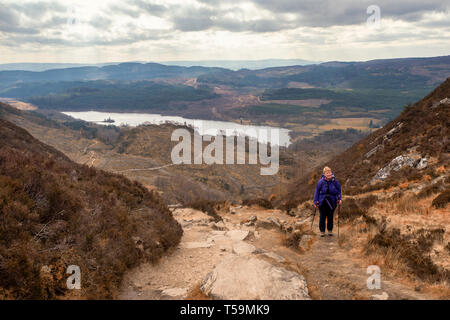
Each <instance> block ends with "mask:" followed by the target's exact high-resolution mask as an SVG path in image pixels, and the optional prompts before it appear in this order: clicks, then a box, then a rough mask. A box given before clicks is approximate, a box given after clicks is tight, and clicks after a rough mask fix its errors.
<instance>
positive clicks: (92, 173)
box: [0, 119, 182, 299]
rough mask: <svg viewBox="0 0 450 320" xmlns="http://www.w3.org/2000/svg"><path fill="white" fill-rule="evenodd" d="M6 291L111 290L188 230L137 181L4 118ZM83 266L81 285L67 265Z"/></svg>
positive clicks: (1, 186) (80, 294)
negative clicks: (74, 283) (82, 161)
mask: <svg viewBox="0 0 450 320" xmlns="http://www.w3.org/2000/svg"><path fill="white" fill-rule="evenodd" d="M0 213H1V215H0V221H1V223H0V229H1V230H0V235H1V236H0V298H2V299H18V298H19V299H55V298H69V297H72V298H95V299H102V298H112V297H114V296H115V292H116V289H117V287H118V286H119V284H120V281H121V278H122V275H123V274H124V272H125V271H126V270H127V269H129V268H131V267H133V266H135V265H137V264H138V263H139V262H140V261H144V260H150V261H155V260H157V259H158V258H159V257H160V256H161V255H162V254H163V253H164V252H165V251H166V250H167V249H169V248H170V247H173V246H175V245H177V244H178V242H179V240H180V237H181V234H182V230H181V227H180V226H179V225H178V223H177V222H176V221H175V220H174V219H173V217H172V215H171V212H170V211H169V210H168V208H167V207H166V206H165V204H163V202H162V200H161V199H160V198H159V196H158V195H156V194H155V193H153V192H149V191H148V190H147V189H145V188H144V187H143V186H142V185H140V184H139V183H137V182H131V181H130V180H128V179H127V178H125V177H123V176H121V175H117V174H112V173H107V172H104V171H101V170H97V169H94V168H91V167H87V166H83V165H78V164H76V163H74V162H72V161H70V160H69V159H68V158H67V157H66V156H65V155H63V154H62V153H60V152H59V151H56V150H55V149H54V148H52V147H50V146H47V145H45V144H43V143H41V142H40V141H38V140H36V139H34V138H33V137H32V136H31V135H30V134H28V132H26V131H25V130H23V129H21V128H19V127H17V126H15V125H13V124H12V123H10V122H8V121H4V120H2V119H0ZM69 265H78V266H79V267H80V268H81V274H82V283H81V286H82V287H81V290H79V291H78V290H74V291H70V290H68V289H67V288H66V283H65V282H66V279H67V277H68V275H66V268H67V267H68V266H69Z"/></svg>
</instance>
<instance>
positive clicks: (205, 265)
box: [118, 207, 433, 299]
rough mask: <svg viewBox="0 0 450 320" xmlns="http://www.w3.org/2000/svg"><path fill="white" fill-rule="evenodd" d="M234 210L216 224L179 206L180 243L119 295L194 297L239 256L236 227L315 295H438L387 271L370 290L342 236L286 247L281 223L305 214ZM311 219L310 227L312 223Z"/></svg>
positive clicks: (129, 278) (134, 274)
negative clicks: (341, 243)
mask: <svg viewBox="0 0 450 320" xmlns="http://www.w3.org/2000/svg"><path fill="white" fill-rule="evenodd" d="M232 211H233V212H234V214H231V213H227V214H224V215H222V216H223V219H224V221H223V222H219V223H214V222H211V218H210V217H209V216H207V215H206V214H204V213H202V212H200V211H197V210H193V209H189V208H182V209H175V210H174V212H173V214H174V217H175V218H176V219H177V221H179V222H180V224H181V225H182V226H183V229H184V235H183V238H182V240H181V243H180V245H179V246H178V247H177V248H176V249H174V250H173V251H172V252H171V253H170V254H168V255H167V256H165V257H163V258H162V259H161V260H160V261H159V262H158V263H157V264H155V265H152V264H143V265H141V266H139V267H138V268H136V269H134V270H131V271H130V272H129V273H128V274H127V275H126V276H125V278H124V281H123V283H122V288H121V291H120V293H119V296H118V298H119V299H185V298H189V297H190V296H189V294H190V292H191V290H193V289H194V288H198V286H199V285H200V283H201V282H202V280H203V279H204V278H205V277H206V275H207V274H208V273H209V272H210V271H211V270H212V269H213V268H214V266H215V265H216V264H218V263H219V262H221V261H222V260H223V259H224V258H225V257H227V256H230V255H234V254H235V253H233V245H234V244H235V243H236V241H233V240H230V239H228V238H226V237H224V236H223V235H224V234H227V231H231V230H237V231H232V232H236V233H239V232H241V231H243V233H244V234H245V233H246V232H247V231H248V236H246V237H245V239H244V240H243V241H244V242H246V243H249V244H252V245H253V246H255V247H256V248H257V252H256V253H254V255H255V256H257V257H258V258H259V259H262V260H265V261H268V262H270V263H271V264H273V265H277V266H280V267H283V268H285V269H288V270H290V271H295V272H298V273H299V274H301V275H303V276H304V277H305V278H306V281H307V284H308V289H309V293H310V296H311V297H312V298H313V299H374V297H373V295H378V296H379V298H386V297H387V298H389V299H432V298H433V297H430V296H427V295H425V294H422V293H420V292H416V291H415V290H414V288H410V287H407V286H405V285H403V284H400V283H398V282H396V281H395V279H390V278H388V277H387V276H385V275H383V274H382V279H381V281H382V282H381V289H380V290H369V289H367V285H366V280H367V278H368V277H369V275H368V274H367V273H366V270H367V267H368V265H367V264H366V263H364V262H362V260H358V259H357V258H355V257H352V256H351V254H350V252H349V251H348V250H346V249H343V248H340V247H339V245H338V239H337V237H336V236H334V237H328V236H327V237H325V238H320V237H318V236H317V235H312V237H311V240H310V241H309V243H308V245H306V246H304V248H305V249H306V250H294V249H292V248H288V247H286V246H285V245H284V241H283V239H284V238H283V237H284V234H283V232H282V231H281V230H280V229H279V228H278V226H277V223H280V224H284V225H295V223H296V222H297V223H299V222H298V221H299V218H296V217H290V216H287V215H286V214H283V213H282V212H280V211H279V210H264V209H255V208H247V207H241V208H234V209H232ZM252 216H256V217H257V222H256V225H255V224H254V223H245V222H246V221H248V220H249V219H250V218H251V217H252ZM316 219H317V218H316ZM271 221H272V222H271ZM305 223H308V225H309V223H310V222H309V221H308V222H305ZM316 226H317V221H316ZM341 231H342V232H345V231H344V230H341ZM230 234H231V233H230ZM238 240H241V239H238Z"/></svg>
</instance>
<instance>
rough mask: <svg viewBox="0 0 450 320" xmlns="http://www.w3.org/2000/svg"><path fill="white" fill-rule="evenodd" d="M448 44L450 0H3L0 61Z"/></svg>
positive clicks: (350, 55)
mask: <svg viewBox="0 0 450 320" xmlns="http://www.w3.org/2000/svg"><path fill="white" fill-rule="evenodd" d="M370 5H376V6H378V7H379V9H380V18H381V19H380V20H379V23H377V21H378V20H376V19H375V18H376V17H377V11H376V9H375V11H374V10H373V9H371V10H369V14H368V13H367V9H368V7H369V6H370ZM368 19H369V23H368V22H367V20H368ZM449 54H450V0H405V1H402V0H370V1H366V0H361V1H348V0H229V1H221V0H165V1H159V0H122V1H117V0H108V1H96V0H77V1H64V0H50V1H17V0H11V1H10V0H0V63H12V62H78V63H101V62H118V61H166V60H219V59H222V60H228V59H233V60H253V59H270V58H275V59H306V60H313V61H329V60H346V61H350V60H370V59H378V58H392V57H411V56H417V57H418V56H439V55H449Z"/></svg>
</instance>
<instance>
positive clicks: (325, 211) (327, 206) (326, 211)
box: [319, 199, 335, 232]
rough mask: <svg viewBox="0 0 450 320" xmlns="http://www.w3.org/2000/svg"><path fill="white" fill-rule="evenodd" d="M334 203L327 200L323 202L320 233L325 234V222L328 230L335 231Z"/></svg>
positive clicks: (320, 208) (320, 209)
mask: <svg viewBox="0 0 450 320" xmlns="http://www.w3.org/2000/svg"><path fill="white" fill-rule="evenodd" d="M331 206H332V202H331V201H329V200H328V201H327V199H325V200H323V202H322V205H321V206H320V207H319V211H320V220H319V229H320V232H325V220H326V222H327V230H328V231H333V214H334V209H335V208H331Z"/></svg>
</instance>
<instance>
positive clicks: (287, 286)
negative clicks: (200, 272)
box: [200, 255, 311, 300]
mask: <svg viewBox="0 0 450 320" xmlns="http://www.w3.org/2000/svg"><path fill="white" fill-rule="evenodd" d="M200 289H201V290H202V291H203V292H204V293H205V294H206V295H207V296H209V297H211V298H213V299H220V300H231V299H237V300H255V299H258V300H259V299H268V300H310V299H311V298H310V296H309V294H308V288H307V285H306V280H305V278H304V277H303V276H301V275H299V274H297V273H295V272H292V271H288V270H286V269H284V268H281V267H276V266H274V265H272V264H270V263H268V262H266V261H263V260H260V259H258V258H255V257H253V256H249V255H244V256H239V255H232V256H229V257H227V258H225V259H224V260H222V261H221V262H220V263H219V264H217V265H216V266H215V268H214V269H213V270H212V271H211V272H210V273H209V274H208V275H207V276H206V277H205V278H204V279H203V281H202V284H201V287H200Z"/></svg>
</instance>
